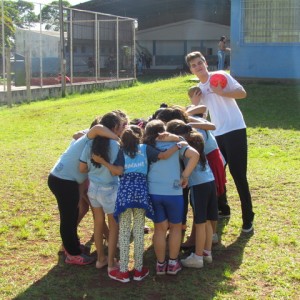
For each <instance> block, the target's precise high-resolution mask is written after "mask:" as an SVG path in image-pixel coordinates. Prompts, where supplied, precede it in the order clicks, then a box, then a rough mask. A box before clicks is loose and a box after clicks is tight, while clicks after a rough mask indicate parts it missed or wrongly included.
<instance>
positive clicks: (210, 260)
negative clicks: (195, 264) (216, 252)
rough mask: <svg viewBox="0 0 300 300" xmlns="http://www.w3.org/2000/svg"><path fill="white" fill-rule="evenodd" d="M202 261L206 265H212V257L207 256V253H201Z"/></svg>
mask: <svg viewBox="0 0 300 300" xmlns="http://www.w3.org/2000/svg"><path fill="white" fill-rule="evenodd" d="M203 260H204V261H205V262H206V263H209V264H211V263H212V256H211V255H208V254H207V253H205V252H204V253H203Z"/></svg>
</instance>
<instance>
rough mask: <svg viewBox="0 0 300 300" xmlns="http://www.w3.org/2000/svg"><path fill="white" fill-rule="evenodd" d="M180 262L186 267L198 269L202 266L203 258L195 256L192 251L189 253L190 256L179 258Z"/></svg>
mask: <svg viewBox="0 0 300 300" xmlns="http://www.w3.org/2000/svg"><path fill="white" fill-rule="evenodd" d="M181 264H182V265H183V266H184V267H187V268H197V269H200V268H203V258H202V259H201V258H200V259H199V258H196V257H195V255H194V253H191V255H190V256H188V257H187V258H185V259H182V260H181Z"/></svg>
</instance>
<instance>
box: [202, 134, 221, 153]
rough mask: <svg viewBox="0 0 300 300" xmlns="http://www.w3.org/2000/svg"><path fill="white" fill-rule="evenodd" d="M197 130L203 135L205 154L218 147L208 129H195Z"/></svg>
mask: <svg viewBox="0 0 300 300" xmlns="http://www.w3.org/2000/svg"><path fill="white" fill-rule="evenodd" d="M197 131H198V132H200V133H201V134H202V136H203V139H204V153H205V154H208V153H210V152H212V151H214V150H216V149H218V148H219V147H218V143H217V141H216V138H215V136H214V135H213V134H212V132H211V131H210V130H203V129H197Z"/></svg>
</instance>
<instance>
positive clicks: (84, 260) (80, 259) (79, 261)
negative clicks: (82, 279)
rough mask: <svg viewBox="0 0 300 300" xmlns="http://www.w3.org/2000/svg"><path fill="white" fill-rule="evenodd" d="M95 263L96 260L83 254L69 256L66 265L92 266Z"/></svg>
mask: <svg viewBox="0 0 300 300" xmlns="http://www.w3.org/2000/svg"><path fill="white" fill-rule="evenodd" d="M94 261H95V259H94V258H93V257H91V256H88V255H85V254H83V253H81V254H80V255H70V254H68V255H67V257H66V259H65V263H66V264H70V265H80V266H84V265H89V264H92V263H93V262H94Z"/></svg>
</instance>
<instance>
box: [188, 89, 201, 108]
mask: <svg viewBox="0 0 300 300" xmlns="http://www.w3.org/2000/svg"><path fill="white" fill-rule="evenodd" d="M201 95H202V92H201V90H200V91H195V93H194V94H193V96H192V97H190V99H191V102H192V104H194V105H198V104H199V102H200V99H201Z"/></svg>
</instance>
